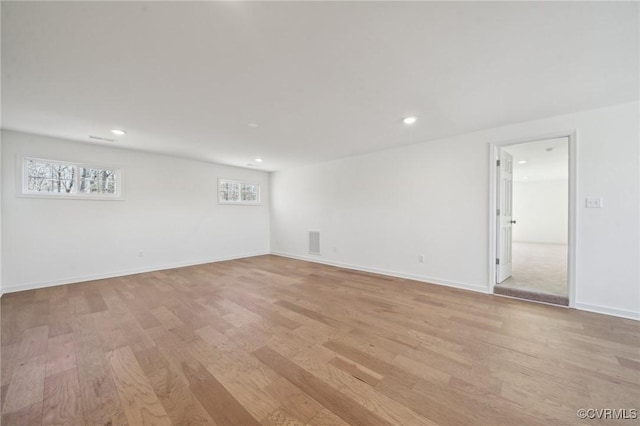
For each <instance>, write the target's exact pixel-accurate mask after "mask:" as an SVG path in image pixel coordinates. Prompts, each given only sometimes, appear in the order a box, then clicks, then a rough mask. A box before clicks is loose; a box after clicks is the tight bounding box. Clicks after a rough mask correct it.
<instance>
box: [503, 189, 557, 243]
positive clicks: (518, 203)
mask: <svg viewBox="0 0 640 426" xmlns="http://www.w3.org/2000/svg"><path fill="white" fill-rule="evenodd" d="M513 219H514V220H515V221H516V223H515V224H514V225H513V240H514V241H522V242H531V243H551V244H567V240H568V235H569V226H568V223H569V222H568V221H569V181H567V180H542V181H529V182H518V181H514V182H513Z"/></svg>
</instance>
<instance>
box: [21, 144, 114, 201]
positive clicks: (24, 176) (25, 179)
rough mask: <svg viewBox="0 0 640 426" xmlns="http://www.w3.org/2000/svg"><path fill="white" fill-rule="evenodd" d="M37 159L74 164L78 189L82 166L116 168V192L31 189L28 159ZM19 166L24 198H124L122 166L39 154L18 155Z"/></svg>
mask: <svg viewBox="0 0 640 426" xmlns="http://www.w3.org/2000/svg"><path fill="white" fill-rule="evenodd" d="M30 160H35V161H41V162H45V163H55V164H65V165H69V166H73V167H75V168H76V172H75V174H74V178H73V179H74V185H75V187H76V188H77V189H79V188H80V168H92V169H109V170H115V178H116V188H115V193H114V194H113V195H109V194H90V193H83V192H78V191H76V192H74V193H66V192H34V191H29V189H28V187H29V170H28V167H27V161H30ZM17 163H18V167H17V168H16V169H17V172H18V175H19V178H18V179H17V184H18V185H17V186H18V191H17V193H18V196H19V197H24V198H49V199H65V200H69V199H71V200H100V201H120V200H124V192H123V185H122V183H123V176H124V171H123V169H122V167H119V166H113V165H108V164H95V163H90V162H84V161H62V160H55V159H52V158H42V157H38V156H32V155H18V156H17Z"/></svg>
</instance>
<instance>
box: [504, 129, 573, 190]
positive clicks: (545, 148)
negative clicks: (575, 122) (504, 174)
mask: <svg viewBox="0 0 640 426" xmlns="http://www.w3.org/2000/svg"><path fill="white" fill-rule="evenodd" d="M503 149H504V150H505V151H507V152H508V153H509V154H511V155H512V156H513V180H515V181H520V182H534V181H547V180H568V179H569V139H568V138H558V139H548V140H543V141H536V142H529V143H521V144H518V145H510V146H507V147H505V148H503ZM520 161H526V163H524V164H519V162H520Z"/></svg>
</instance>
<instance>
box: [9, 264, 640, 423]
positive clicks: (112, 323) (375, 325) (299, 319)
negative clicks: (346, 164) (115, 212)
mask: <svg viewBox="0 0 640 426" xmlns="http://www.w3.org/2000/svg"><path fill="white" fill-rule="evenodd" d="M639 325H640V323H638V322H636V321H631V320H624V319H619V318H613V317H608V316H603V315H597V314H591V313H586V312H580V311H575V310H570V309H566V308H560V307H553V306H546V305H539V304H532V303H528V302H522V301H517V300H511V299H507V298H502V297H499V296H490V295H483V294H477V293H472V292H467V291H462V290H456V289H451V288H446V287H441V286H436V285H429V284H424V283H418V282H413V281H409V280H403V279H394V278H389V277H383V276H377V275H373V274H367V273H359V272H354V271H348V270H343V269H337V268H333V267H329V266H323V265H318V264H313V263H307V262H301V261H296V260H290V259H285V258H282V257H275V256H261V257H254V258H249V259H242V260H235V261H229V262H221V263H214V264H208V265H201V266H194V267H189V268H180V269H175V270H169V271H162V272H153V273H147V274H140V275H133V276H128V277H123V278H114V279H107V280H100V281H94V282H88V283H81V284H74V285H66V286H59V287H52V288H46V289H41V290H34V291H25V292H21V293H13V294H7V295H5V296H4V297H2V354H1V362H2V381H1V388H0V389H1V391H2V424H3V425H6V426H8V425H13V424H17V425H37V424H41V423H42V424H47V425H49V424H73V425H75V424H88V425H126V424H129V425H132V426H133V425H136V426H137V425H151V424H154V425H170V424H174V425H192V424H218V425H257V424H263V425H298V424H303V425H304V424H308V425H345V424H351V425H365V426H373V425H389V424H391V425H403V426H404V425H461V426H462V425H464V426H466V425H550V424H580V423H584V424H589V425H593V424H599V423H601V424H614V423H616V422H615V421H611V420H606V421H602V422H599V421H598V420H585V421H581V420H580V419H579V418H578V417H577V416H576V411H577V410H578V409H579V408H594V409H601V408H614V409H619V408H623V409H638V408H640V402H639V401H640V349H639V348H640V346H639V345H640V330H639ZM623 424H629V422H628V421H627V422H624V423H623Z"/></svg>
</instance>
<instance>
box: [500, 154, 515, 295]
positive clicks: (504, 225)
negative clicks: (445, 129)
mask: <svg viewBox="0 0 640 426" xmlns="http://www.w3.org/2000/svg"><path fill="white" fill-rule="evenodd" d="M497 166H498V211H497V215H498V216H497V217H498V222H497V228H498V238H497V251H496V253H497V255H498V258H497V259H496V283H497V284H500V283H501V282H502V281H504V280H506V279H507V278H509V277H510V276H511V238H512V237H511V227H512V225H513V224H514V223H515V221H514V220H513V217H512V214H513V213H512V208H513V157H512V156H511V154H509V153H508V152H506V151H504V150H502V149H501V150H500V160H498V164H497Z"/></svg>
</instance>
